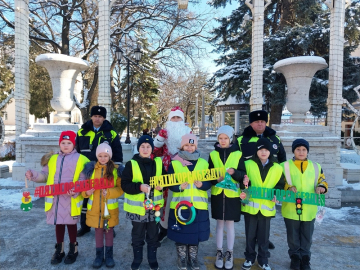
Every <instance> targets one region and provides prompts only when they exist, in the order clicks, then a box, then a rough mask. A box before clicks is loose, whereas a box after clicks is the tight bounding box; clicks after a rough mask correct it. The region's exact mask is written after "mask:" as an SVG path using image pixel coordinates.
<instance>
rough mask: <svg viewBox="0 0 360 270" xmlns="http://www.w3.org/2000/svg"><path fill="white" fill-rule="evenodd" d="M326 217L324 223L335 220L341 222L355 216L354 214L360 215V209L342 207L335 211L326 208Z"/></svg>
mask: <svg viewBox="0 0 360 270" xmlns="http://www.w3.org/2000/svg"><path fill="white" fill-rule="evenodd" d="M325 210H326V212H325V216H324V221H323V222H326V221H327V220H334V221H341V220H346V218H348V217H351V216H353V215H354V214H357V215H359V214H360V208H358V207H342V208H340V209H333V208H328V207H325Z"/></svg>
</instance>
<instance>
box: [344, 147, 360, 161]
mask: <svg viewBox="0 0 360 270" xmlns="http://www.w3.org/2000/svg"><path fill="white" fill-rule="evenodd" d="M340 163H352V164H356V165H360V156H359V155H358V154H356V152H355V151H354V150H348V149H343V148H342V149H341V150H340Z"/></svg>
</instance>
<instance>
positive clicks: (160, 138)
mask: <svg viewBox="0 0 360 270" xmlns="http://www.w3.org/2000/svg"><path fill="white" fill-rule="evenodd" d="M165 139H167V131H166V130H165V129H162V130H160V131H159V134H158V135H156V137H155V139H154V146H155V147H157V148H161V147H163V145H164V143H165Z"/></svg>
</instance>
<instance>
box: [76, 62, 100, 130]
mask: <svg viewBox="0 0 360 270" xmlns="http://www.w3.org/2000/svg"><path fill="white" fill-rule="evenodd" d="M98 74H99V68H98V66H96V68H95V70H94V77H93V78H94V79H93V82H92V84H91V87H90V89H89V93H88V100H89V106H87V107H86V108H83V109H80V111H81V117H82V120H83V123H85V122H87V121H88V120H89V119H90V109H91V104H93V102H92V101H93V99H94V98H97V97H96V95H95V94H96V92H95V89H96V86H97V82H98Z"/></svg>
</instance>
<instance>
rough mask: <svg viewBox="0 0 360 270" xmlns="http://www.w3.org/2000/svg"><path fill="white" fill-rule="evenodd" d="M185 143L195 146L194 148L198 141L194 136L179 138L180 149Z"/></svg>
mask: <svg viewBox="0 0 360 270" xmlns="http://www.w3.org/2000/svg"><path fill="white" fill-rule="evenodd" d="M187 143H190V144H195V146H196V148H197V146H198V140H197V137H196V136H195V135H194V134H191V133H190V134H185V135H184V136H182V137H181V146H180V149H181V148H183V146H184V145H185V144H187Z"/></svg>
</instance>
